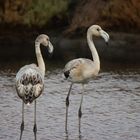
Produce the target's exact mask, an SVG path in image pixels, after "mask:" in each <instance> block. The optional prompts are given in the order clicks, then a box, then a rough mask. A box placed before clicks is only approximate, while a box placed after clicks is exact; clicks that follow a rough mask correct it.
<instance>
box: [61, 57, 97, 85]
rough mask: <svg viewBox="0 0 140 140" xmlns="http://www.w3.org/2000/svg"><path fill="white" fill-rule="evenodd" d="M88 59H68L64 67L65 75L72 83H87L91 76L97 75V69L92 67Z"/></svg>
mask: <svg viewBox="0 0 140 140" xmlns="http://www.w3.org/2000/svg"><path fill="white" fill-rule="evenodd" d="M93 68H94V63H93V61H92V60H90V59H86V58H78V59H74V60H71V61H69V62H68V63H67V64H66V66H65V68H64V75H65V77H66V78H67V79H68V80H69V81H71V82H74V83H87V82H88V81H89V80H90V79H91V78H94V77H95V76H97V74H98V72H99V69H98V68H96V67H95V68H94V69H93Z"/></svg>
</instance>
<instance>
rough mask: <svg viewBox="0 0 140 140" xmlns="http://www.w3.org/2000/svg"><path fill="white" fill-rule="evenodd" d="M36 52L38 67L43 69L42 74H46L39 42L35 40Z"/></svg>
mask: <svg viewBox="0 0 140 140" xmlns="http://www.w3.org/2000/svg"><path fill="white" fill-rule="evenodd" d="M35 52H36V58H37V63H38V67H39V69H40V70H41V72H42V74H43V75H45V63H44V60H43V57H42V54H41V50H40V43H39V42H35Z"/></svg>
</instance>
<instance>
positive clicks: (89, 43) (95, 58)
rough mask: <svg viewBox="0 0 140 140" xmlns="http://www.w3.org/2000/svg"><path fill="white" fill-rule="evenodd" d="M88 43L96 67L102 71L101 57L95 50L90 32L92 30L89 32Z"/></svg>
mask: <svg viewBox="0 0 140 140" xmlns="http://www.w3.org/2000/svg"><path fill="white" fill-rule="evenodd" d="M87 42H88V45H89V48H90V50H91V53H92V58H93V61H94V64H95V65H96V67H98V68H99V69H100V60H99V56H98V53H97V50H96V48H95V45H94V43H93V40H92V33H91V32H90V30H88V31H87Z"/></svg>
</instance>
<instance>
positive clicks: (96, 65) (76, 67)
mask: <svg viewBox="0 0 140 140" xmlns="http://www.w3.org/2000/svg"><path fill="white" fill-rule="evenodd" d="M93 35H94V36H97V37H99V36H101V37H102V38H104V40H105V42H106V43H108V40H109V35H108V34H107V33H106V32H105V31H104V30H103V29H102V28H101V27H100V26H99V25H92V26H91V27H89V28H88V30H87V42H88V45H89V48H90V51H91V53H92V58H93V60H90V59H86V58H78V59H74V60H71V61H69V62H68V63H67V64H66V65H65V68H64V76H65V77H66V79H68V80H69V81H70V82H71V85H70V88H69V91H68V94H67V97H66V120H65V131H66V132H67V118H68V107H69V96H70V92H71V89H72V85H73V84H74V83H81V84H82V85H83V92H82V96H81V101H80V107H79V111H78V119H79V132H80V125H81V117H82V111H81V108H82V102H83V95H84V84H85V83H87V82H88V81H89V80H90V79H92V78H94V77H96V76H97V75H98V72H99V70H100V60H99V56H98V53H97V50H96V48H95V45H94V43H93V39H92V37H93Z"/></svg>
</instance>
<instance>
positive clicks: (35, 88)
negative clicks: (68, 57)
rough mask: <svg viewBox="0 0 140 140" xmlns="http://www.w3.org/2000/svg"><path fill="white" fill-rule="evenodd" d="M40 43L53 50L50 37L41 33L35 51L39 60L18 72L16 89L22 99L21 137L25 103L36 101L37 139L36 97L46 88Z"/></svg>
mask: <svg viewBox="0 0 140 140" xmlns="http://www.w3.org/2000/svg"><path fill="white" fill-rule="evenodd" d="M40 44H42V45H43V46H46V47H47V48H48V52H49V53H52V52H53V46H52V44H51V42H50V40H49V37H48V36H47V35H45V34H41V35H39V36H38V37H37V38H36V40H35V53H36V58H37V62H38V66H37V65H36V64H30V65H25V66H23V67H22V68H20V70H19V71H18V73H17V74H16V90H17V94H18V96H19V97H20V98H21V99H22V101H23V102H22V123H21V133H20V139H21V138H22V133H23V130H24V104H31V103H32V102H33V101H34V127H33V132H34V135H35V139H36V132H37V125H36V99H37V98H38V97H39V96H40V95H41V94H42V91H43V89H44V75H45V63H44V60H43V57H42V54H41V50H40Z"/></svg>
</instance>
